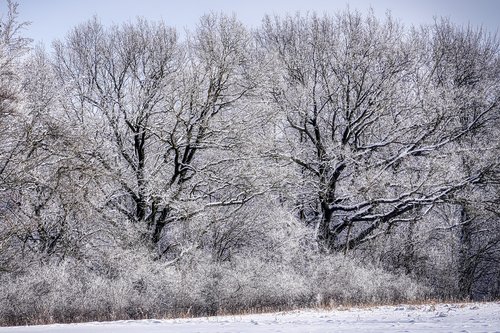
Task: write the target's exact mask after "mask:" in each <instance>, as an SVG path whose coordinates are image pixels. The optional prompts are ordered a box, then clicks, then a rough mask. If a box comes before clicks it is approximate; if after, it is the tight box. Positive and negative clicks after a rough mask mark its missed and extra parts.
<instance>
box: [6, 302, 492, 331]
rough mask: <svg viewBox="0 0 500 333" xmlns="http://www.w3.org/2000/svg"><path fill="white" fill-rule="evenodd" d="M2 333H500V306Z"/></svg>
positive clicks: (293, 314) (136, 323)
mask: <svg viewBox="0 0 500 333" xmlns="http://www.w3.org/2000/svg"><path fill="white" fill-rule="evenodd" d="M0 332H9V333H37V332H61V333H62V332H79V333H105V332H106V333H108V332H113V333H139V332H148V333H167V332H172V333H174V332H175V333H184V332H190V333H194V332H228V333H229V332H231V333H234V332H254V333H262V332H287V333H288V332H301V333H305V332H322V333H324V332H389V333H390V332H463V333H465V332H500V302H497V303H478V304H440V305H423V306H410V305H403V306H392V307H389V306H387V307H376V308H366V309H348V310H330V311H321V310H318V311H316V310H302V311H290V312H279V313H269V314H259V315H244V316H220V317H210V318H195V319H173V320H138V321H115V322H104V323H100V322H99V323H97V322H95V323H85V324H67V325H46V326H31V327H3V328H0Z"/></svg>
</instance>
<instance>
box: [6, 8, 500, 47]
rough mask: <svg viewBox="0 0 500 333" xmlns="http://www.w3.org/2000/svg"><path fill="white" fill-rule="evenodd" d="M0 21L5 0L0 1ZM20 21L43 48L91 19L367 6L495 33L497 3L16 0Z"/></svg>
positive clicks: (254, 15) (243, 16) (180, 20)
mask: <svg viewBox="0 0 500 333" xmlns="http://www.w3.org/2000/svg"><path fill="white" fill-rule="evenodd" d="M0 1H1V3H2V5H1V9H2V16H4V15H5V0H0ZM17 2H18V3H19V12H20V14H21V15H20V16H21V19H22V20H25V21H31V22H32V23H31V26H30V27H29V28H28V29H27V31H25V35H26V36H27V37H30V38H33V39H34V40H35V42H44V43H45V44H46V45H50V43H51V42H52V41H53V40H54V39H56V38H63V37H64V36H65V35H66V33H67V32H68V31H69V29H71V28H72V27H74V26H75V25H77V24H78V23H81V22H84V21H86V20H87V19H89V18H90V17H92V16H93V15H97V16H98V17H99V18H100V19H101V22H103V23H104V24H111V23H121V22H124V21H128V20H134V19H135V18H136V17H138V16H141V17H145V18H148V19H153V20H159V19H162V20H164V21H165V22H166V23H167V24H169V25H171V26H174V27H176V28H178V29H180V30H183V29H184V28H188V29H191V28H193V27H194V26H195V25H196V23H197V21H198V19H199V17H200V16H201V15H203V14H204V13H208V12H211V11H215V12H221V11H222V12H225V13H235V14H236V15H237V17H238V18H239V19H240V20H241V21H243V23H245V24H247V25H248V26H258V25H259V24H260V22H261V19H262V17H263V16H264V14H285V13H295V12H297V11H301V12H307V11H316V12H318V13H323V12H326V13H335V12H337V11H338V10H342V9H345V8H347V6H348V5H349V7H350V8H351V9H357V10H359V11H361V12H363V13H366V12H367V10H368V9H369V8H370V7H372V8H373V9H374V11H375V14H376V15H377V16H380V17H383V16H384V15H385V12H386V11H387V10H390V11H391V13H392V14H393V16H394V17H396V18H398V19H400V20H401V21H402V22H403V23H404V24H405V25H407V26H409V25H412V24H422V23H432V22H433V19H434V17H442V16H443V17H449V18H450V19H451V20H452V21H453V22H456V23H459V24H465V25H466V24H468V23H470V24H472V25H475V26H478V25H482V26H483V27H485V28H486V29H488V30H489V31H492V32H495V31H497V30H499V21H500V19H499V13H500V0H350V1H346V0H339V1H336V0H330V1H328V0H249V1H239V0H207V1H202V0H174V1H171V0H163V1H162V0H18V1H17Z"/></svg>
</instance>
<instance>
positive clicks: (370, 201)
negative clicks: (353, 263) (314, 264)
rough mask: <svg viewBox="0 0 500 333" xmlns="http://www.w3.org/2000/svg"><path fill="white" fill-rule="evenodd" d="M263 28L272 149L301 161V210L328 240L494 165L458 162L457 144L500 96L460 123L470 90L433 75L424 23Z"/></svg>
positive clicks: (311, 20)
mask: <svg viewBox="0 0 500 333" xmlns="http://www.w3.org/2000/svg"><path fill="white" fill-rule="evenodd" d="M259 36H260V41H261V45H262V47H264V48H265V49H266V50H268V51H269V52H271V53H272V54H274V56H275V58H276V61H277V63H278V64H279V67H278V71H277V72H276V73H275V82H276V84H275V89H272V90H271V91H270V92H269V93H270V94H269V96H270V100H271V101H272V103H274V105H275V106H276V110H277V111H279V112H281V114H282V115H283V119H284V120H283V124H284V125H283V128H284V129H283V138H280V140H279V141H281V142H282V145H283V146H284V147H285V150H284V151H283V152H281V153H278V154H279V155H280V156H281V157H284V158H287V159H289V160H290V161H293V163H294V164H295V165H296V167H297V181H298V185H299V186H298V187H297V195H296V210H297V213H298V214H299V216H300V217H301V218H302V219H303V220H304V221H305V222H306V223H307V224H311V225H313V226H314V228H316V230H317V240H318V241H319V243H320V244H321V246H322V248H323V249H325V250H344V251H347V250H348V249H351V248H354V247H356V246H359V245H360V244H362V243H364V242H366V241H368V240H370V239H373V238H374V237H377V236H378V235H381V234H383V233H384V232H386V231H387V230H388V229H390V228H391V226H392V225H393V224H395V223H401V222H405V221H412V220H413V219H414V218H413V217H412V216H413V215H414V214H417V215H421V214H425V209H426V207H430V206H432V205H433V204H436V203H439V202H442V201H444V200H446V199H447V198H449V196H450V195H451V194H453V193H454V192H456V191H458V190H460V189H462V188H464V187H466V186H467V185H469V184H474V183H477V182H478V181H480V180H481V179H482V178H483V177H484V175H485V172H487V171H488V170H491V168H493V167H494V166H493V165H491V164H489V165H482V166H481V167H478V168H473V169H471V170H470V171H469V172H467V173H465V174H462V173H460V172H455V171H453V166H454V164H453V163H459V161H458V160H454V159H453V158H452V157H453V156H455V155H454V154H455V153H456V150H455V149H454V148H455V146H454V144H455V143H456V142H457V141H458V140H459V139H460V138H462V137H464V136H465V135H469V134H471V133H473V131H474V130H476V129H478V128H480V126H481V124H483V120H484V119H485V118H486V117H487V115H489V114H492V113H494V112H497V108H498V95H494V96H493V97H492V98H487V99H483V100H482V101H483V104H482V105H480V106H478V108H477V112H476V113H474V114H471V115H470V119H469V120H468V123H467V125H466V126H463V125H462V124H460V123H459V122H458V116H457V108H460V107H462V104H463V103H464V101H465V100H466V99H465V98H457V96H459V94H458V91H457V90H455V89H454V88H452V87H448V86H443V85H439V84H440V83H439V80H438V81H436V77H437V76H438V75H439V74H438V73H437V71H436V66H435V64H436V58H435V57H434V55H433V54H432V52H430V46H429V43H428V38H427V36H425V33H422V34H421V33H419V32H416V31H415V32H413V33H411V34H406V35H405V34H403V30H402V28H401V26H400V25H399V24H398V23H397V22H395V21H394V20H393V19H392V18H390V17H388V18H387V19H386V20H385V21H384V22H380V21H379V20H378V19H376V18H375V17H374V15H373V14H369V15H367V16H362V15H360V14H357V13H351V12H347V13H343V14H341V15H339V16H337V17H334V18H332V17H328V16H325V17H318V16H316V15H312V16H308V17H301V16H296V17H287V18H285V19H280V18H274V19H272V18H269V17H268V18H266V20H265V21H264V25H263V27H262V28H261V31H260V35H259ZM495 84H496V83H495ZM445 159H446V161H447V162H448V164H447V165H444V164H443V162H444V160H445Z"/></svg>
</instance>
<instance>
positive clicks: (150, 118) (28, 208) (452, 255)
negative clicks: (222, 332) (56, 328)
mask: <svg viewBox="0 0 500 333" xmlns="http://www.w3.org/2000/svg"><path fill="white" fill-rule="evenodd" d="M2 17H3V19H2V22H1V25H0V325H21V324H22V325H24V324H40V323H53V322H75V321H89V320H113V319H135V318H153V317H157V318H166V317H186V316H205V315H215V314H228V313H245V312H259V311H268V310H276V309H293V308H303V307H329V306H334V305H342V304H394V303H398V302H419V301H424V300H494V299H499V298H500V168H499V166H500V52H499V51H500V48H499V46H500V44H499V39H498V37H497V35H496V34H495V33H494V32H489V31H486V30H485V29H482V28H480V27H473V26H460V25H456V24H454V23H453V22H451V21H450V20H448V19H444V18H443V19H436V20H435V22H434V24H432V25H425V26H423V25H422V26H413V27H411V26H405V25H403V24H402V23H401V22H400V21H399V20H397V19H396V18H393V17H391V16H390V15H387V16H386V17H385V18H384V19H381V18H378V17H376V16H375V14H374V13H373V11H368V12H366V13H359V12H356V11H351V10H345V11H341V12H337V13H334V14H331V15H327V14H324V15H319V14H314V13H310V14H296V15H283V16H272V15H269V16H265V17H264V18H263V19H262V23H261V25H260V26H259V27H257V28H254V29H250V28H248V27H246V26H245V25H244V24H242V23H241V22H240V21H239V20H238V19H237V18H236V17H235V16H231V15H225V14H222V13H220V14H219V13H212V14H207V15H205V16H203V17H201V18H200V20H199V22H198V24H197V26H196V28H195V29H192V30H191V31H187V32H184V33H181V32H178V31H176V30H175V29H174V28H172V27H169V26H168V25H167V24H166V23H164V22H153V21H149V20H146V19H142V18H138V19H136V20H134V21H130V22H125V23H123V24H119V25H113V26H106V25H103V24H102V23H101V22H100V21H99V18H98V17H94V18H90V19H89V20H88V21H87V22H85V23H82V24H80V25H77V26H75V27H74V28H73V29H72V30H70V31H69V32H68V33H67V35H66V37H65V38H63V39H60V40H55V41H54V42H53V43H52V45H51V46H50V47H42V46H40V45H33V43H32V42H31V41H30V40H29V39H28V38H26V37H24V36H23V33H24V32H25V30H26V29H29V27H28V26H27V24H26V23H25V22H20V21H19V19H18V6H17V4H16V3H14V2H9V3H8V12H7V13H4V15H3V16H2Z"/></svg>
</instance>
